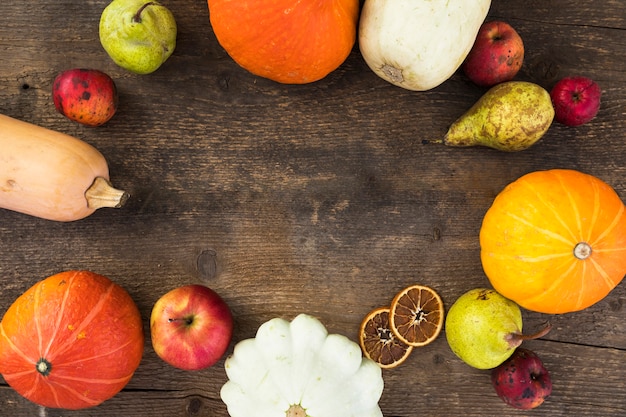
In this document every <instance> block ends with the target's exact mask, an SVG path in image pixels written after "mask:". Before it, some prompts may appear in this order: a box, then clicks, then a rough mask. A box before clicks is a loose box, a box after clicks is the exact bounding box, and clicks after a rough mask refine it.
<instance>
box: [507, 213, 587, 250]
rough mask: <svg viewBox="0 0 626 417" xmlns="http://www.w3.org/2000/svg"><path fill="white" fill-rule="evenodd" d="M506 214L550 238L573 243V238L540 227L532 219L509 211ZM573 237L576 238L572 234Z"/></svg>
mask: <svg viewBox="0 0 626 417" xmlns="http://www.w3.org/2000/svg"><path fill="white" fill-rule="evenodd" d="M506 215H507V216H508V217H510V218H512V219H513V220H516V221H518V222H520V223H522V224H523V225H524V226H526V227H528V228H530V229H533V230H535V231H537V232H540V233H541V234H542V235H544V236H547V237H550V238H552V239H554V240H558V241H559V242H561V243H566V244H568V245H572V241H571V240H568V239H566V238H565V237H564V236H563V235H560V234H559V233H555V232H553V231H552V230H549V229H545V228H542V227H538V226H537V225H535V224H533V223H531V222H530V221H528V220H526V219H525V218H523V217H521V216H518V215H516V214H515V213H511V212H507V213H506ZM559 222H560V223H561V224H562V222H561V221H560V220H559ZM563 226H564V228H565V229H566V230H568V231H570V230H569V228H567V226H565V225H563ZM570 232H571V231H570ZM572 238H574V236H572ZM574 240H576V239H575V238H574Z"/></svg>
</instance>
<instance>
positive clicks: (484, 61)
mask: <svg viewBox="0 0 626 417" xmlns="http://www.w3.org/2000/svg"><path fill="white" fill-rule="evenodd" d="M523 62H524V42H523V41H522V38H521V37H520V35H519V34H518V33H517V31H516V30H515V29H513V27H511V25H509V24H508V23H506V22H502V21H498V20H494V21H490V22H485V23H483V24H482V26H481V27H480V29H479V30H478V35H477V36H476V40H475V41H474V46H472V49H471V50H470V52H469V54H468V55H467V57H466V58H465V61H464V62H463V65H462V69H463V72H464V73H465V75H466V76H467V77H468V78H469V79H470V80H471V81H472V82H474V83H475V84H477V85H479V86H481V87H491V86H493V85H496V84H498V83H501V82H504V81H510V80H512V79H513V78H514V77H515V75H516V74H517V73H518V71H519V70H520V68H521V67H522V63H523Z"/></svg>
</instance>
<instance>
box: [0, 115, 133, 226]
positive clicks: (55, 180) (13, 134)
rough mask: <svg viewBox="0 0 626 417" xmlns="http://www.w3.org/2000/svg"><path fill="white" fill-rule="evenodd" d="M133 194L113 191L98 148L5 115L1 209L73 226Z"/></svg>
mask: <svg viewBox="0 0 626 417" xmlns="http://www.w3.org/2000/svg"><path fill="white" fill-rule="evenodd" d="M128 197H129V195H128V193H126V192H125V191H122V190H118V189H115V188H113V186H112V185H111V183H110V182H109V168H108V165H107V161H106V160H105V158H104V156H103V155H102V154H101V153H100V152H99V151H98V150H97V149H96V148H94V147H93V146H91V145H89V144H88V143H86V142H84V141H82V140H80V139H77V138H75V137H72V136H69V135H66V134H64V133H60V132H56V131H53V130H50V129H46V128H43V127H40V126H36V125H33V124H31V123H27V122H24V121H20V120H16V119H14V118H12V117H9V116H5V115H0V208H5V209H9V210H13V211H17V212H20V213H25V214H28V215H31V216H36V217H41V218H44V219H48V220H55V221H62V222H67V221H73V220H79V219H82V218H84V217H87V216H89V215H90V214H92V213H93V212H94V211H96V210H97V209H99V208H102V207H115V208H118V207H121V206H123V205H124V203H125V202H126V200H127V199H128Z"/></svg>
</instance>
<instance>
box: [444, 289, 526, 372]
mask: <svg viewBox="0 0 626 417" xmlns="http://www.w3.org/2000/svg"><path fill="white" fill-rule="evenodd" d="M445 331H446V339H447V340H448V345H449V346H450V349H452V351H453V352H454V353H455V354H456V355H457V356H458V357H459V358H461V360H463V362H465V363H467V364H468V365H470V366H473V367H474V368H478V369H491V368H495V367H496V366H498V365H500V364H501V363H502V362H504V361H505V360H506V359H508V358H509V356H511V355H512V354H513V351H514V350H515V348H516V347H517V346H518V345H519V344H521V340H518V337H517V336H519V335H521V333H522V312H521V310H520V308H519V307H518V305H517V304H515V303H514V302H513V301H511V300H509V299H508V298H505V297H504V296H502V295H500V294H499V293H497V292H496V291H494V290H491V289H486V288H476V289H473V290H470V291H468V292H466V293H465V294H463V295H461V296H460V297H459V298H458V299H457V300H456V301H455V302H454V304H452V306H451V307H450V309H449V310H448V314H447V316H446V325H445Z"/></svg>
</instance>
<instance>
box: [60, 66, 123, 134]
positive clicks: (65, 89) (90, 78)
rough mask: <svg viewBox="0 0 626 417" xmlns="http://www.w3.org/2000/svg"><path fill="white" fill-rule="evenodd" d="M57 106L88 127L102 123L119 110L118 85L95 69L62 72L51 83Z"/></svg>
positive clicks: (70, 117) (68, 115)
mask: <svg viewBox="0 0 626 417" xmlns="http://www.w3.org/2000/svg"><path fill="white" fill-rule="evenodd" d="M52 98H53V100H54V107H56V109H57V111H58V112H59V113H61V114H62V115H63V116H65V117H67V118H68V119H70V120H73V121H75V122H78V123H82V124H84V125H87V126H100V125H102V124H104V123H106V122H108V121H109V119H111V117H113V115H114V114H115V112H116V111H117V103H118V95H117V87H116V86H115V82H114V81H113V79H112V78H111V77H109V76H108V75H107V74H105V73H104V72H102V71H99V70H95V69H83V68H74V69H70V70H66V71H63V72H61V73H60V74H59V75H57V76H56V78H55V79H54V82H53V83H52Z"/></svg>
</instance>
